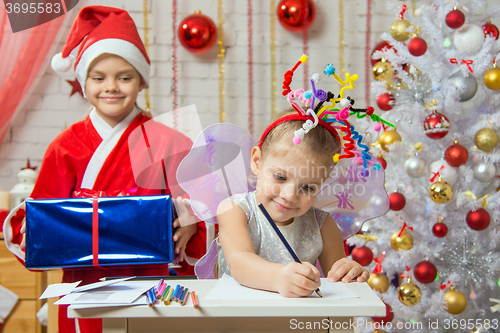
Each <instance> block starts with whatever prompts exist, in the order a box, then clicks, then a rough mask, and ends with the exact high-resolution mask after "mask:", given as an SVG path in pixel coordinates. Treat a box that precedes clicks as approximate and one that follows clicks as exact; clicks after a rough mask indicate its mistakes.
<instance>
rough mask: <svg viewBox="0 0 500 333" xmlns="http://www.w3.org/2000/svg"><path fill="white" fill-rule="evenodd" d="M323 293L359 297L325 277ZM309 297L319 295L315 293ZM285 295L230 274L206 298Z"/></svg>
mask: <svg viewBox="0 0 500 333" xmlns="http://www.w3.org/2000/svg"><path fill="white" fill-rule="evenodd" d="M319 289H320V290H321V294H322V295H323V298H329V299H346V298H357V297H359V296H358V295H356V294H355V293H353V292H352V291H351V290H349V289H348V288H347V287H346V286H345V285H344V284H343V283H342V282H333V283H332V282H328V281H327V280H326V279H325V278H322V279H321V287H320V288H319ZM309 297H319V296H318V295H317V294H316V293H313V294H312V295H311V296H309ZM283 298H284V297H283V296H281V295H280V294H278V293H274V292H270V291H264V290H258V289H252V288H248V287H245V286H242V285H240V284H239V283H238V282H236V280H235V279H233V278H232V277H230V276H229V275H224V276H222V277H221V278H220V279H219V282H218V283H217V284H216V285H215V287H214V288H213V289H212V290H211V291H210V293H208V295H207V296H206V297H205V299H214V300H216V299H217V300H271V299H283Z"/></svg>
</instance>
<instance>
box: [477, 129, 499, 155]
mask: <svg viewBox="0 0 500 333" xmlns="http://www.w3.org/2000/svg"><path fill="white" fill-rule="evenodd" d="M474 143H475V144H476V147H477V148H479V149H481V150H482V151H490V150H493V148H495V147H496V146H497V144H498V135H497V132H495V130H492V129H491V128H481V129H480V130H479V131H477V132H476V135H474Z"/></svg>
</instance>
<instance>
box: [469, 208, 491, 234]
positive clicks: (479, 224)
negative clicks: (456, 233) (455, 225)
mask: <svg viewBox="0 0 500 333" xmlns="http://www.w3.org/2000/svg"><path fill="white" fill-rule="evenodd" d="M465 222H467V225H468V226H469V227H470V228H471V229H473V230H484V229H486V228H488V226H489V225H490V214H489V213H488V212H487V211H486V210H485V209H483V208H479V209H478V210H471V211H470V212H468V213H467V216H466V217H465Z"/></svg>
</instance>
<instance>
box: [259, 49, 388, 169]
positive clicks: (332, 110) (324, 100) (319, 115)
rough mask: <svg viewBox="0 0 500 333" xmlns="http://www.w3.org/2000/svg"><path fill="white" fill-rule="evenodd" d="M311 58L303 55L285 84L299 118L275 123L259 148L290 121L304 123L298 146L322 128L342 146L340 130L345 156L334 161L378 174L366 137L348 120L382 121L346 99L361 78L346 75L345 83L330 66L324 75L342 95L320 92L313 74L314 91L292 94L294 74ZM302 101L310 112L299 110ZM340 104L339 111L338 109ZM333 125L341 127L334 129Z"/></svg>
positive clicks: (296, 137) (296, 139)
mask: <svg viewBox="0 0 500 333" xmlns="http://www.w3.org/2000/svg"><path fill="white" fill-rule="evenodd" d="M307 60H308V58H307V56H306V55H302V56H301V57H300V60H299V61H298V62H297V63H296V64H295V66H294V67H293V68H292V69H291V70H288V71H287V72H286V73H285V75H284V80H283V92H282V95H283V96H286V98H287V100H288V102H289V103H290V104H291V106H292V107H293V109H294V110H295V111H296V112H297V115H288V116H285V117H282V118H279V119H278V120H276V121H275V122H273V123H272V124H271V125H269V127H268V128H267V129H266V130H265V131H264V133H263V134H262V137H261V139H260V141H259V147H262V144H263V142H264V139H265V138H266V136H267V135H268V133H269V132H270V131H271V130H272V129H273V128H274V127H276V126H277V125H278V124H280V123H282V122H285V121H291V120H304V124H303V125H302V128H301V129H299V130H297V131H295V132H294V138H293V142H294V143H295V144H300V141H301V140H302V139H303V138H304V135H307V133H309V131H311V130H313V129H314V128H315V127H316V126H318V125H320V126H323V127H324V128H326V129H327V130H328V131H329V132H330V133H332V135H333V136H334V137H335V138H336V139H337V140H338V141H339V142H340V137H339V134H338V132H337V130H341V131H342V132H344V136H343V137H342V139H343V140H344V149H343V154H336V155H335V156H333V160H334V161H335V162H338V161H339V160H341V159H343V158H354V162H355V163H356V164H358V165H363V171H364V172H365V173H366V172H368V171H367V165H368V164H370V165H373V166H374V169H375V170H379V169H380V164H379V163H378V162H376V159H375V158H373V157H372V156H371V155H370V154H369V153H368V151H369V147H368V146H367V145H365V144H363V143H362V141H363V136H362V135H361V134H359V133H358V132H357V131H356V130H355V129H354V126H353V125H352V124H351V123H349V121H348V120H347V119H348V118H349V117H350V116H353V115H356V117H357V118H358V119H361V118H364V117H367V116H368V117H370V119H372V121H375V122H380V121H382V119H381V118H380V117H379V116H378V115H376V114H374V113H373V111H374V109H373V108H372V107H371V106H370V107H368V108H366V109H355V108H353V105H354V99H352V98H351V97H349V96H345V95H344V91H345V90H346V89H354V88H355V86H354V82H355V81H356V80H357V79H358V75H357V74H354V75H352V76H351V75H350V74H349V73H346V79H345V80H342V79H341V78H340V77H339V76H338V75H337V74H336V73H335V67H333V65H331V64H328V65H327V66H326V67H325V70H324V74H326V75H327V76H333V77H334V78H335V80H336V81H337V82H338V83H339V84H340V85H341V86H342V88H341V89H340V92H339V94H338V95H337V97H335V94H334V93H333V92H331V91H324V90H322V89H318V88H317V87H316V84H317V83H318V81H319V74H318V73H314V74H313V75H312V78H311V87H312V88H311V90H308V91H305V90H304V89H296V90H292V89H291V88H290V84H291V83H292V78H293V74H294V72H295V70H297V68H298V67H299V66H300V65H301V64H303V63H305V62H307ZM297 98H298V99H299V100H300V101H301V102H302V103H303V105H304V106H305V107H306V108H307V111H306V110H304V108H303V107H302V106H300V105H299V104H298V103H297V101H296V99H297ZM337 103H339V104H340V107H338V108H336V107H335V106H336V105H337ZM383 122H384V123H386V124H388V125H389V126H392V127H394V125H392V124H390V123H388V122H386V121H383ZM333 123H337V124H339V125H337V126H334V125H333ZM358 147H359V148H361V152H360V151H358Z"/></svg>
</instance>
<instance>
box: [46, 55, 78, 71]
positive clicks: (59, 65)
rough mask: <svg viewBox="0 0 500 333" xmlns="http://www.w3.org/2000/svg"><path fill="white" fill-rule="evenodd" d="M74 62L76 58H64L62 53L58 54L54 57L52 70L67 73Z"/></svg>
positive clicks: (71, 56) (70, 56)
mask: <svg viewBox="0 0 500 333" xmlns="http://www.w3.org/2000/svg"><path fill="white" fill-rule="evenodd" d="M74 60H75V57H74V56H73V55H71V54H70V55H69V56H68V57H67V58H63V57H62V53H61V52H59V53H58V54H56V55H55V56H53V57H52V61H51V63H50V65H51V66H52V69H54V70H55V71H56V72H58V73H65V72H67V71H69V70H70V68H71V66H72V65H73V62H74Z"/></svg>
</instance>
